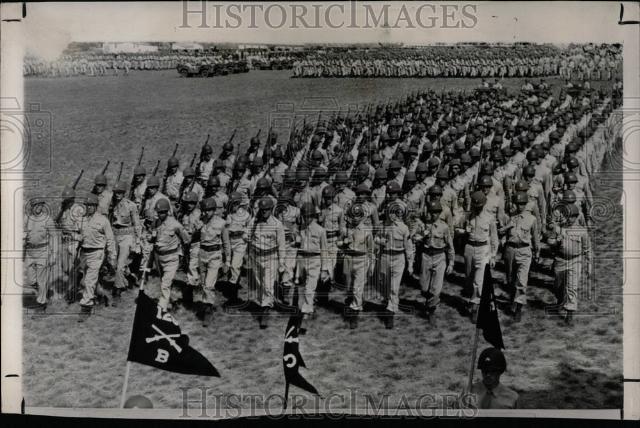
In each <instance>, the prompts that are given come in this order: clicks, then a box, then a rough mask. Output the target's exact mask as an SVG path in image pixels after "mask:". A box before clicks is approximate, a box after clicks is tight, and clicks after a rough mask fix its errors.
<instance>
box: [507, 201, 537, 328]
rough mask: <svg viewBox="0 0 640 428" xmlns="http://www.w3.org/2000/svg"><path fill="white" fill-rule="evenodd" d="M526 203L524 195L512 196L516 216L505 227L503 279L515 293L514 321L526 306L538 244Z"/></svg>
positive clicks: (533, 219)
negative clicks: (532, 263)
mask: <svg viewBox="0 0 640 428" xmlns="http://www.w3.org/2000/svg"><path fill="white" fill-rule="evenodd" d="M528 202H529V198H528V196H527V194H526V193H524V192H518V193H516V194H515V195H514V196H513V204H514V205H515V207H516V215H514V216H513V217H511V219H510V220H509V223H508V224H507V225H506V233H507V239H506V248H505V251H504V266H505V278H506V282H507V286H508V287H509V290H510V291H511V290H514V289H515V293H514V294H513V299H512V306H511V312H512V313H513V315H514V318H515V321H516V322H519V321H520V319H521V318H522V308H523V307H525V306H526V305H527V283H528V281H529V268H530V267H531V261H532V259H533V260H534V261H537V260H538V257H539V254H540V244H539V242H538V236H539V235H538V225H537V221H536V218H535V217H534V216H533V215H532V214H531V213H530V212H528V211H525V207H526V205H527V203H528Z"/></svg>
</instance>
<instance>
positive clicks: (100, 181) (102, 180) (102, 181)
mask: <svg viewBox="0 0 640 428" xmlns="http://www.w3.org/2000/svg"><path fill="white" fill-rule="evenodd" d="M93 182H94V184H95V185H96V186H106V185H107V177H105V176H104V175H102V174H98V175H96V178H95V179H94V180H93Z"/></svg>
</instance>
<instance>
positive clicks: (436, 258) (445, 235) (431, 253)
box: [418, 218, 455, 309]
mask: <svg viewBox="0 0 640 428" xmlns="http://www.w3.org/2000/svg"><path fill="white" fill-rule="evenodd" d="M418 233H419V234H420V235H422V240H421V241H420V242H419V243H418V247H419V251H420V252H421V253H422V270H421V272H420V288H421V289H422V295H423V296H424V297H425V299H426V302H425V303H426V306H427V309H435V308H437V307H438V304H439V303H440V292H441V291H442V283H443V280H444V274H445V271H446V269H447V265H448V266H451V267H452V268H453V263H454V256H455V253H454V250H453V238H452V237H451V231H450V229H449V225H448V224H447V223H445V222H444V221H442V220H441V219H439V218H438V219H436V221H435V222H434V223H428V222H427V223H425V224H423V225H422V228H421V229H420V230H419V231H418Z"/></svg>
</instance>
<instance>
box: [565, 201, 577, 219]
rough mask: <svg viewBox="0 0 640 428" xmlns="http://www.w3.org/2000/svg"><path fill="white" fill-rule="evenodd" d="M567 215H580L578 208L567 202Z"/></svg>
mask: <svg viewBox="0 0 640 428" xmlns="http://www.w3.org/2000/svg"><path fill="white" fill-rule="evenodd" d="M567 215H568V216H569V217H578V216H579V215H580V210H579V209H578V207H577V206H576V205H575V204H569V206H568V207H567Z"/></svg>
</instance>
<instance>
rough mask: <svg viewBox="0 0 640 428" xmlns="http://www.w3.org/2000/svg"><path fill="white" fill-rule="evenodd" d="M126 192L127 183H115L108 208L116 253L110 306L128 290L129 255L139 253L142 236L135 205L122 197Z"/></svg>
mask: <svg viewBox="0 0 640 428" xmlns="http://www.w3.org/2000/svg"><path fill="white" fill-rule="evenodd" d="M126 191H127V183H125V182H124V181H119V182H117V183H116V185H115V186H114V187H113V200H112V201H111V205H110V207H109V221H110V223H111V227H112V229H113V235H114V240H115V247H116V251H117V265H116V273H115V282H114V289H113V301H112V306H117V305H118V303H119V302H120V296H121V294H122V291H123V290H125V289H126V288H128V285H129V283H128V281H127V278H126V275H127V271H128V267H127V265H128V264H129V253H130V252H135V251H139V248H140V242H141V235H142V224H141V223H140V217H139V216H138V210H137V209H136V204H135V203H133V202H131V201H130V200H129V199H126V198H125V197H124V195H125V193H126Z"/></svg>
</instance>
